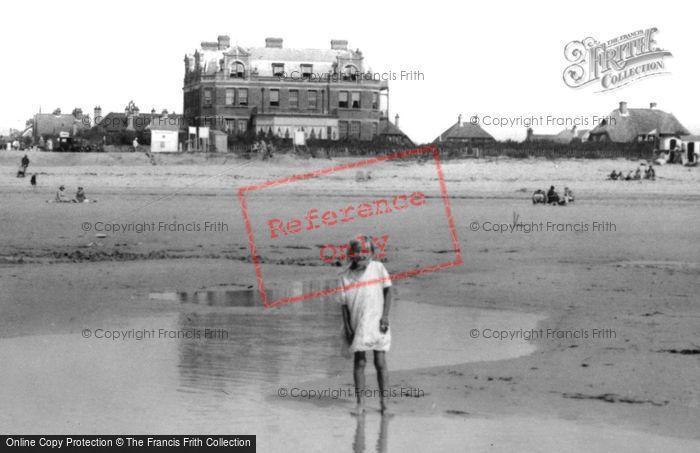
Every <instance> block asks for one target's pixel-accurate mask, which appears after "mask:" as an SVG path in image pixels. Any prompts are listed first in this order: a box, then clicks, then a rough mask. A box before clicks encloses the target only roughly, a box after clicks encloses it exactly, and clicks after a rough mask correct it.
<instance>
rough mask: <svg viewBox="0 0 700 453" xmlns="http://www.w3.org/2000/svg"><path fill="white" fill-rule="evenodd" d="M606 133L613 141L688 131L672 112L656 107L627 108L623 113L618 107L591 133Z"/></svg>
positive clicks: (625, 140)
mask: <svg viewBox="0 0 700 453" xmlns="http://www.w3.org/2000/svg"><path fill="white" fill-rule="evenodd" d="M603 134H607V135H608V137H609V138H610V140H611V141H613V142H632V141H634V140H635V139H636V138H637V137H639V136H640V135H688V134H690V132H689V131H688V129H686V128H685V127H684V126H683V125H682V124H681V123H680V121H678V119H676V117H675V116H674V115H673V114H672V113H667V112H664V111H663V110H658V109H627V114H625V115H623V114H621V113H620V110H619V109H615V110H613V111H612V113H610V117H609V120H604V121H602V122H601V123H600V124H599V125H598V126H596V127H595V128H594V129H593V130H592V131H591V135H603Z"/></svg>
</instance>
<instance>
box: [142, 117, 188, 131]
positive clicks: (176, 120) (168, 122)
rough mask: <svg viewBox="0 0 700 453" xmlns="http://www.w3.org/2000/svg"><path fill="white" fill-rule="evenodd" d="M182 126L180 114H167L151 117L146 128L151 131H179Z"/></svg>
mask: <svg viewBox="0 0 700 453" xmlns="http://www.w3.org/2000/svg"><path fill="white" fill-rule="evenodd" d="M180 126H182V116H180V115H168V116H167V117H163V116H160V117H152V118H151V122H150V124H149V125H148V126H147V127H146V129H149V130H152V131H179V130H180Z"/></svg>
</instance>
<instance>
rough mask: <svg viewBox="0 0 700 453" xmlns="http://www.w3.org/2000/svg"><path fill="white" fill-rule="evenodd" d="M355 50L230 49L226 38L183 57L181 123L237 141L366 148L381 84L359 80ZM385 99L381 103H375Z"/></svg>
mask: <svg viewBox="0 0 700 453" xmlns="http://www.w3.org/2000/svg"><path fill="white" fill-rule="evenodd" d="M363 60H364V57H363V56H362V52H360V51H359V50H355V51H353V50H348V43H347V41H341V40H333V41H331V46H330V48H329V49H287V48H284V47H283V45H282V39H280V38H267V39H266V40H265V47H247V48H244V47H240V46H238V45H231V40H230V38H229V37H228V36H219V37H218V40H217V42H203V43H202V44H201V48H200V49H198V50H197V51H195V53H194V54H192V55H186V56H185V82H184V89H183V90H184V109H183V110H184V118H185V121H186V123H187V124H188V125H189V126H207V125H210V126H211V127H213V128H214V129H220V130H225V131H228V132H230V133H237V134H242V133H245V132H246V131H255V133H256V134H259V133H260V132H262V133H264V134H270V133H272V134H274V135H276V136H279V137H292V136H293V135H294V132H295V131H297V130H303V131H304V133H305V135H306V136H307V137H315V138H321V139H331V140H338V139H346V138H350V139H359V140H371V139H372V138H373V137H375V136H376V135H377V134H378V132H379V128H380V124H379V123H380V119H382V118H383V117H384V116H386V115H385V114H386V112H385V111H383V110H382V107H381V106H382V104H383V105H385V106H388V96H389V90H388V84H387V82H385V81H380V80H375V78H373V77H368V76H367V71H366V70H365V67H364V65H363ZM383 96H385V100H384V102H383V103H382V102H381V99H382V97H383Z"/></svg>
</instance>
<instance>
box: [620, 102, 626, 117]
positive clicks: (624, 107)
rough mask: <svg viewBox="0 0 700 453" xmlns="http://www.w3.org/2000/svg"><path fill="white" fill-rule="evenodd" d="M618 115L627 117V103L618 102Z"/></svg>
mask: <svg viewBox="0 0 700 453" xmlns="http://www.w3.org/2000/svg"><path fill="white" fill-rule="evenodd" d="M620 113H621V114H622V115H627V102H625V101H620Z"/></svg>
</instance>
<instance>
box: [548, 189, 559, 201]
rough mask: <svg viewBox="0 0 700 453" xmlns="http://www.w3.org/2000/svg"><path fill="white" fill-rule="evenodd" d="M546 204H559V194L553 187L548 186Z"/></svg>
mask: <svg viewBox="0 0 700 453" xmlns="http://www.w3.org/2000/svg"><path fill="white" fill-rule="evenodd" d="M547 203H550V204H552V203H559V194H558V193H557V191H556V190H554V186H549V191H547Z"/></svg>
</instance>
